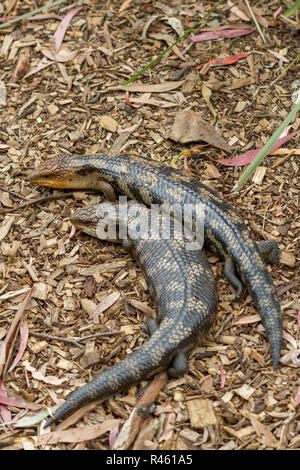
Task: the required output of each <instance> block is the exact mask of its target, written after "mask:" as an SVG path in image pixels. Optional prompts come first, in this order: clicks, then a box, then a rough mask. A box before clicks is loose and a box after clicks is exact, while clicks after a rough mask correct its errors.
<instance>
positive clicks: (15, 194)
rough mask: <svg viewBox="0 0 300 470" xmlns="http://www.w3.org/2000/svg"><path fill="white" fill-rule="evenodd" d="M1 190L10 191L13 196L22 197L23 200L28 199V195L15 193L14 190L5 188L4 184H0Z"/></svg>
mask: <svg viewBox="0 0 300 470" xmlns="http://www.w3.org/2000/svg"><path fill="white" fill-rule="evenodd" d="M0 189H1V191H6V192H7V193H9V194H10V195H11V196H15V197H18V198H19V199H22V200H23V201H27V199H26V197H24V196H21V194H18V193H15V192H14V191H11V190H10V189H7V188H3V186H0Z"/></svg>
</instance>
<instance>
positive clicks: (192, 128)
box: [169, 111, 233, 152]
mask: <svg viewBox="0 0 300 470" xmlns="http://www.w3.org/2000/svg"><path fill="white" fill-rule="evenodd" d="M169 138H170V139H172V140H175V142H180V143H181V144H187V143H189V142H198V141H199V140H203V141H204V142H207V143H209V144H211V145H214V146H215V147H217V148H219V149H221V150H224V151H226V152H231V151H232V150H233V148H232V147H231V146H230V145H228V144H227V143H226V142H225V140H224V139H223V137H222V136H221V135H220V134H219V133H218V132H217V131H216V130H215V129H214V128H213V127H212V126H211V125H210V124H208V123H207V122H204V121H203V120H202V119H201V118H200V117H199V116H198V115H197V114H196V113H195V112H194V111H183V112H179V113H177V114H176V116H175V121H174V123H173V125H172V128H171V131H170V133H169Z"/></svg>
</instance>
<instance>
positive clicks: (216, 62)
mask: <svg viewBox="0 0 300 470" xmlns="http://www.w3.org/2000/svg"><path fill="white" fill-rule="evenodd" d="M248 55H250V52H245V53H244V52H241V53H240V54H236V55H233V56H227V57H219V58H218V59H213V60H209V61H208V62H206V63H205V64H200V65H197V66H196V69H201V67H204V66H210V67H223V66H224V65H231V64H235V63H236V62H238V61H239V60H240V59H244V58H245V57H248Z"/></svg>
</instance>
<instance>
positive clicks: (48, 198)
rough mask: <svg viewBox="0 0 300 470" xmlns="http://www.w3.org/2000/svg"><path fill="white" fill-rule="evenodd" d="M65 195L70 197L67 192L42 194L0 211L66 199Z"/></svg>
mask: <svg viewBox="0 0 300 470" xmlns="http://www.w3.org/2000/svg"><path fill="white" fill-rule="evenodd" d="M67 197H70V194H69V193H59V194H50V195H49V196H43V197H40V198H39V199H34V200H33V201H27V202H24V203H23V204H20V205H19V206H16V207H12V208H10V209H1V211H0V213H2V214H3V213H6V212H15V211H18V210H19V209H24V207H29V206H35V205H36V204H40V203H41V202H46V201H55V200H56V199H66V198H67Z"/></svg>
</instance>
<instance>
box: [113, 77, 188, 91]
mask: <svg viewBox="0 0 300 470" xmlns="http://www.w3.org/2000/svg"><path fill="white" fill-rule="evenodd" d="M184 82H185V80H180V81H179V82H163V83H156V84H151V83H147V84H144V83H132V84H131V85H126V86H123V87H122V88H121V87H120V88H119V89H122V90H127V91H131V92H141V93H144V92H145V93H164V92H166V91H170V90H175V89H176V88H179V87H180V86H181V85H182V84H183V83H184Z"/></svg>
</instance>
